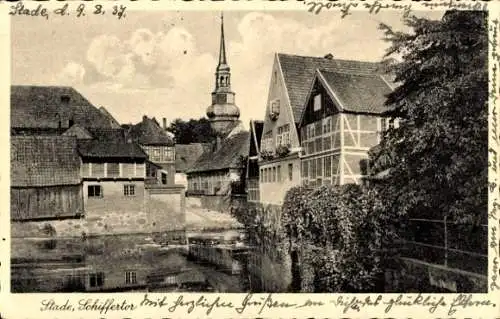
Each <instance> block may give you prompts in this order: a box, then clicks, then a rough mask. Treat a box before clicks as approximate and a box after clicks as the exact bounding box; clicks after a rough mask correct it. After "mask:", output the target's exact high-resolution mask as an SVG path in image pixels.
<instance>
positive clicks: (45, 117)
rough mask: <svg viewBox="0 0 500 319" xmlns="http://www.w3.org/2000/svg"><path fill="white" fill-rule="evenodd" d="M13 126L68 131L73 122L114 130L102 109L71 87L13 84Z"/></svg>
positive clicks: (84, 125)
mask: <svg viewBox="0 0 500 319" xmlns="http://www.w3.org/2000/svg"><path fill="white" fill-rule="evenodd" d="M10 98H11V117H10V121H11V127H15V128H57V127H59V122H61V127H63V128H68V127H69V122H70V120H72V121H73V123H74V124H79V125H80V126H82V127H111V123H110V121H109V119H108V117H107V116H105V115H104V114H103V113H102V112H101V111H99V109H97V108H96V107H94V106H93V105H92V104H91V103H90V102H89V101H88V100H87V99H85V98H84V97H83V96H82V95H81V94H80V93H78V92H77V91H76V90H75V89H73V88H71V87H61V86H24V85H20V86H19V85H13V86H11V92H10Z"/></svg>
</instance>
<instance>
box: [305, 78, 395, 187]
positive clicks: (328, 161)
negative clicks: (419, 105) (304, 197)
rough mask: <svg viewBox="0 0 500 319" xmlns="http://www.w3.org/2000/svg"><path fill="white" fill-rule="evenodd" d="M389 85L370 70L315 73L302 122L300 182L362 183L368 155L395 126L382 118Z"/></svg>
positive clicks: (319, 183) (310, 184) (365, 172)
mask: <svg viewBox="0 0 500 319" xmlns="http://www.w3.org/2000/svg"><path fill="white" fill-rule="evenodd" d="M390 92H391V84H390V83H389V82H387V80H386V79H385V78H384V77H383V76H381V75H380V74H377V73H375V72H373V71H371V70H366V69H361V68H360V69H358V70H351V71H349V72H346V71H344V70H331V69H330V70H325V69H317V70H316V72H315V76H314V80H313V83H312V85H311V87H310V90H309V93H308V94H307V98H306V103H305V108H304V112H303V114H302V116H301V122H300V124H299V127H300V130H301V143H302V156H301V178H302V183H303V185H305V186H309V187H318V186H321V185H325V184H336V185H342V184H348V183H360V182H361V181H362V177H363V176H366V175H367V173H368V172H367V169H368V165H367V164H368V151H369V150H370V148H372V147H374V146H375V145H377V144H378V143H379V142H380V138H381V135H382V133H383V131H384V130H385V129H387V127H388V126H389V125H391V123H393V122H392V121H391V120H390V119H388V118H386V117H385V116H384V115H383V114H384V112H385V111H386V110H387V109H386V107H385V106H384V103H385V100H386V95H387V94H388V93H390Z"/></svg>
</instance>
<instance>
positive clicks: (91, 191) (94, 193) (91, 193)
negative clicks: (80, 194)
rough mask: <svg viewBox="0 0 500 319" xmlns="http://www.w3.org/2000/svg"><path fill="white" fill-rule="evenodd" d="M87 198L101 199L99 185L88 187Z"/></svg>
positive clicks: (100, 187)
mask: <svg viewBox="0 0 500 319" xmlns="http://www.w3.org/2000/svg"><path fill="white" fill-rule="evenodd" d="M87 190H88V192H87V193H88V197H102V196H103V194H102V186H101V185H89V186H88V188H87Z"/></svg>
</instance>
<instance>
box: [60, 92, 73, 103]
mask: <svg viewBox="0 0 500 319" xmlns="http://www.w3.org/2000/svg"><path fill="white" fill-rule="evenodd" d="M70 100H71V98H70V97H69V95H66V94H64V95H61V103H64V104H68V103H69V101H70Z"/></svg>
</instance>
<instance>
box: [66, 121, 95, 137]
mask: <svg viewBox="0 0 500 319" xmlns="http://www.w3.org/2000/svg"><path fill="white" fill-rule="evenodd" d="M61 135H63V136H74V137H76V138H77V139H92V134H90V132H89V131H88V130H86V129H85V128H84V127H81V126H80V125H78V124H75V125H73V126H72V127H70V128H69V129H67V130H66V131H65V132H64V133H63V134H61Z"/></svg>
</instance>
